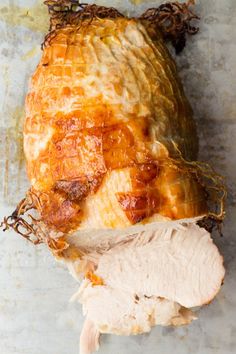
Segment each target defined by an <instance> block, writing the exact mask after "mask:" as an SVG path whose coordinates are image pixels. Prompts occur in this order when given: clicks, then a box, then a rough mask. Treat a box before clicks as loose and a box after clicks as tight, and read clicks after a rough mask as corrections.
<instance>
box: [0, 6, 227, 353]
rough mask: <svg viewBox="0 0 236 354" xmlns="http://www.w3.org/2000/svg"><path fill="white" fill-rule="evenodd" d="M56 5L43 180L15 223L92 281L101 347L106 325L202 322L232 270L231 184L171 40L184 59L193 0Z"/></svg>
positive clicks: (47, 61) (46, 63) (86, 336)
mask: <svg viewBox="0 0 236 354" xmlns="http://www.w3.org/2000/svg"><path fill="white" fill-rule="evenodd" d="M45 3H46V5H48V8H49V14H50V24H51V25H50V31H49V33H48V35H47V36H46V37H45V41H44V43H43V44H42V58H41V60H40V63H39V64H38V66H37V68H36V71H35V72H34V74H33V76H32V78H31V81H30V85H29V91H28V94H27V97H26V115H25V124H24V151H25V158H26V162H27V173H28V177H29V180H30V182H31V188H30V189H29V191H28V192H27V193H26V197H25V199H24V200H22V201H21V202H20V203H19V205H18V206H17V209H16V210H15V211H14V212H13V214H12V215H11V216H9V217H6V218H5V219H4V221H3V223H2V227H3V228H4V229H5V230H7V229H9V228H13V229H14V230H15V231H16V232H18V233H19V234H20V235H22V236H23V237H25V238H27V239H28V240H29V241H31V242H32V243H34V244H39V243H45V244H46V245H47V246H48V248H49V249H50V251H51V252H52V254H53V255H54V256H55V257H56V258H57V259H58V260H61V261H63V262H64V263H65V264H66V266H67V267H68V269H69V271H70V273H71V274H72V275H73V276H74V277H75V278H76V280H77V281H78V282H79V283H80V287H79V290H78V292H77V293H76V294H75V295H74V300H76V301H79V302H80V303H81V304H82V305H83V311H84V315H85V317H86V319H85V324H84V328H83V330H82V333H81V340H80V353H81V354H88V353H92V352H93V351H95V350H97V349H98V347H99V337H100V334H101V333H113V334H118V335H132V334H140V333H145V332H148V331H150V330H151V328H152V327H153V326H155V325H162V326H169V325H172V326H179V325H184V324H188V323H190V322H191V321H192V320H194V319H196V318H197V314H196V312H195V311H193V308H194V307H196V306H203V305H205V304H209V303H210V302H211V301H212V300H213V299H214V297H215V296H216V295H217V293H218V291H219V290H220V288H221V285H222V282H223V279H224V274H225V270H224V266H223V258H222V256H221V255H220V253H219V251H218V249H217V247H216V246H215V244H214V242H213V239H212V237H211V231H212V229H213V228H214V227H215V226H219V225H220V224H221V222H222V220H223V218H224V215H225V211H224V200H225V194H226V192H225V187H224V183H223V179H222V177H221V176H219V175H217V174H216V173H215V172H214V170H213V169H212V168H211V167H210V166H209V165H208V164H206V163H203V162H200V161H198V160H197V153H198V138H197V132H196V125H195V122H194V120H193V114H192V110H191V107H190V105H189V103H188V100H187V98H186V96H185V93H184V90H183V87H182V84H181V82H180V80H179V78H178V73H177V68H176V65H175V62H174V59H173V58H172V56H171V54H170V52H169V49H168V46H171V45H172V46H173V47H174V48H175V51H176V53H177V54H178V53H179V52H180V51H182V49H183V48H184V46H185V43H186V39H187V37H188V36H189V35H191V34H195V33H197V31H198V28H197V27H195V26H196V24H195V23H196V21H198V19H199V18H198V17H197V16H196V15H195V14H194V13H193V10H192V9H191V5H192V2H188V3H186V4H183V3H181V4H180V3H178V2H177V3H166V4H163V5H161V6H159V7H158V8H152V9H149V10H147V11H146V12H145V13H144V14H142V15H140V17H137V18H129V17H127V16H125V15H123V14H121V13H120V12H119V11H117V10H116V9H114V8H107V7H103V6H97V5H85V4H79V2H78V1H72V0H71V1H69V0H64V1H46V2H45ZM191 40H194V39H191ZM185 50H188V48H187V49H185ZM183 55H184V54H183Z"/></svg>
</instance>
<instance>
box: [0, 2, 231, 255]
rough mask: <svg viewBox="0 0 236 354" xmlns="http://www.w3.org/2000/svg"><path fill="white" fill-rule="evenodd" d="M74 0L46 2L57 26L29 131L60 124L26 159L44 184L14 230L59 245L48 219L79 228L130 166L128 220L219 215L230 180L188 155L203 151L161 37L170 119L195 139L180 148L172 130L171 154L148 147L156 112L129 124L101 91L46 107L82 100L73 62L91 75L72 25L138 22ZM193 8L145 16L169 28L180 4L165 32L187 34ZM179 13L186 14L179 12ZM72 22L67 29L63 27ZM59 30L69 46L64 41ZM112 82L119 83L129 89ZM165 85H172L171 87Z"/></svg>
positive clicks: (125, 200)
mask: <svg viewBox="0 0 236 354" xmlns="http://www.w3.org/2000/svg"><path fill="white" fill-rule="evenodd" d="M72 3H73V6H74V5H77V6H79V10H78V11H77V10H75V9H72V7H71V5H72ZM76 3H77V2H73V1H60V2H58V1H57V2H55V1H47V4H48V5H49V9H50V12H51V16H52V19H51V21H52V22H51V29H52V31H54V32H51V34H50V36H49V37H48V39H47V40H46V42H45V45H46V48H45V51H44V55H43V58H42V61H41V63H40V65H39V66H38V69H37V70H36V72H35V74H34V76H33V79H32V86H33V88H34V89H33V91H31V92H30V93H29V94H28V97H27V107H28V112H29V116H28V117H27V119H26V123H25V135H26V136H27V134H29V135H30V134H33V135H34V136H35V135H37V134H38V132H40V131H41V130H42V128H44V127H46V128H48V130H49V129H50V128H53V129H52V130H53V135H52V137H51V139H50V141H48V143H47V146H46V147H45V148H44V149H43V150H42V151H40V154H39V156H38V157H37V158H36V159H29V161H28V175H29V178H30V179H31V180H35V181H36V182H37V188H31V189H30V191H29V193H28V195H27V197H26V199H24V200H23V201H22V203H20V204H19V206H18V208H17V209H16V211H15V212H14V213H13V214H12V215H11V216H10V217H8V218H5V220H4V222H3V226H4V227H5V229H7V228H9V227H11V228H13V229H14V230H15V231H17V232H18V233H19V234H21V235H22V236H23V237H25V238H27V239H29V240H31V241H32V242H34V243H35V244H37V243H41V242H47V243H48V245H49V247H50V248H51V249H54V250H59V252H60V251H61V250H64V249H66V247H67V244H66V243H65V242H64V239H63V237H59V239H57V240H54V239H51V238H50V237H47V236H46V235H45V230H44V228H43V227H42V222H43V224H44V225H46V226H47V227H48V228H49V229H50V230H56V231H57V232H62V233H63V234H64V233H70V232H72V231H74V230H76V229H78V228H79V226H80V223H81V221H82V220H83V216H84V215H83V208H84V202H85V201H86V199H87V198H88V197H89V196H93V195H95V194H96V193H97V192H98V190H99V188H100V187H101V186H102V184H103V182H104V179H105V177H106V176H107V175H109V174H110V173H111V172H112V171H114V170H120V169H129V170H130V171H131V174H130V178H131V185H132V188H131V190H130V191H129V192H125V193H124V192H120V193H119V192H117V193H116V198H117V201H118V203H119V206H120V208H121V209H122V210H123V211H124V213H125V215H126V216H127V218H128V220H129V221H130V223H131V224H135V223H138V222H140V221H143V220H144V219H146V218H148V217H151V216H153V215H154V214H159V215H162V216H165V217H168V218H170V219H172V220H177V219H181V218H192V217H195V216H201V215H206V214H207V215H208V216H209V217H211V218H213V219H216V220H219V221H221V220H222V219H223V217H224V202H225V195H226V192H225V187H224V183H223V180H222V178H221V177H220V176H218V175H217V174H215V172H214V171H213V170H212V169H211V168H210V167H209V166H208V165H205V164H202V163H199V162H190V161H187V160H189V159H192V158H195V157H196V150H197V149H196V145H197V144H196V141H197V137H196V130H195V126H194V123H193V120H192V114H191V109H190V108H189V105H188V102H187V100H186V99H185V97H184V93H183V90H182V88H181V85H180V83H179V81H178V79H177V78H176V72H175V67H174V64H173V62H172V60H171V59H170V58H169V57H168V54H167V51H166V49H165V48H164V47H163V44H162V42H158V43H157V45H159V50H160V52H161V53H164V57H165V60H166V61H167V64H166V67H165V64H163V61H161V63H159V64H160V65H163V68H164V71H165V70H166V71H167V72H168V74H167V77H168V80H169V81H170V80H173V82H174V85H175V86H173V87H174V88H175V89H176V92H177V93H178V94H176V97H175V100H174V104H175V105H176V106H177V120H176V121H175V122H174V120H173V124H176V125H177V130H176V131H177V135H178V134H179V137H178V136H177V137H176V133H175V135H174V138H173V139H177V142H179V141H183V140H184V139H188V138H189V136H191V142H190V143H188V144H185V140H184V143H183V144H182V145H181V143H180V145H178V144H176V141H173V146H172V144H171V143H170V144H169V141H168V139H169V137H168V139H167V141H168V146H167V147H166V148H165V149H166V150H168V149H169V151H167V155H166V154H165V153H163V156H162V157H161V158H159V159H157V158H155V157H154V156H153V154H152V152H151V148H150V142H151V138H150V129H149V127H150V119H149V118H148V117H145V116H144V117H143V116H141V117H139V116H136V115H135V113H132V114H131V115H130V116H129V117H128V116H127V117H126V120H125V121H122V120H120V119H117V116H116V115H115V114H114V110H113V107H112V105H109V103H104V102H103V99H102V93H101V95H100V96H98V97H95V98H90V99H87V98H86V100H85V102H84V104H82V105H81V106H79V107H78V108H77V109H76V110H73V111H72V112H71V111H70V112H68V111H60V110H57V109H56V110H55V111H53V112H48V102H57V99H58V97H59V98H60V102H59V103H61V102H62V103H63V102H64V101H66V100H67V99H70V98H71V97H74V98H77V99H81V98H82V99H83V97H84V89H83V88H82V87H80V85H79V83H78V82H77V83H76V85H77V86H76V85H74V86H70V83H69V84H68V80H67V81H63V80H64V79H65V77H66V78H68V77H69V78H71V80H72V78H73V75H74V74H73V71H72V69H73V65H75V67H76V70H78V72H79V74H81V73H82V74H84V71H83V70H84V69H83V68H81V67H80V66H79V65H77V62H76V59H77V58H78V53H79V52H77V50H78V47H79V44H78V43H77V42H75V38H74V35H73V31H74V30H75V29H74V27H73V26H72V27H71V25H74V24H76V23H77V22H81V21H85V22H84V24H85V25H86V26H90V19H94V18H97V17H99V18H107V17H109V18H113V19H117V22H118V21H121V22H122V21H123V22H122V23H121V25H120V26H121V28H122V29H123V27H122V26H125V25H126V24H125V22H126V21H132V20H128V19H125V18H124V19H121V17H122V15H121V14H119V13H118V12H117V11H116V10H114V9H110V8H109V9H106V8H104V7H97V6H96V5H92V7H89V6H90V5H83V6H82V5H78V4H76ZM56 6H59V8H58V9H57V8H56ZM63 6H64V7H63ZM188 6H189V4H188V5H185V7H182V6H180V5H179V4H178V5H173V4H172V5H169V4H167V5H165V6H163V7H162V10H158V11H157V12H155V11H154V10H153V9H151V10H150V11H149V12H147V13H146V14H144V15H143V16H142V19H141V20H140V21H144V22H145V21H147V20H148V21H149V20H150V21H151V22H152V24H153V25H156V23H157V22H158V21H160V23H161V24H162V25H163V26H166V21H168V18H169V16H172V12H171V11H172V10H173V11H175V13H176V15H177V18H178V20H176V21H177V22H174V24H172V26H171V27H168V26H167V28H168V31H167V32H169V33H172V34H173V33H174V28H175V27H176V28H178V29H181V31H180V32H181V33H182V34H183V33H185V30H184V29H187V32H188V31H189V32H191V31H192V32H195V31H194V29H191V27H189V26H188V25H187V24H188V21H189V20H191V19H192V18H194V15H192V14H190V15H188V14H189V13H188V11H187V9H188ZM182 10H183V11H182ZM181 11H182V12H183V14H182V15H183V16H184V18H182V17H181V16H182V15H181V16H180V13H179V12H181ZM170 13H171V14H170ZM188 16H190V17H188ZM170 18H171V19H172V17H170ZM73 21H75V22H73ZM76 21H77V22H76ZM170 21H172V20H170ZM173 21H174V20H173ZM95 22H96V21H95ZM66 25H69V27H68V28H64V27H65V26H66ZM54 28H57V29H55V30H54ZM58 28H61V29H58ZM76 30H78V28H77V29H76ZM52 33H53V34H52ZM61 35H62V36H64V37H63V38H64V39H63V40H64V41H65V43H64V42H63V43H62V42H61V41H62V39H61V38H62V37H60V36H61ZM65 44H66V45H65ZM55 57H56V58H57V59H58V58H59V59H63V60H64V59H65V57H66V59H67V60H69V65H66V66H63V64H60V65H55V63H54V62H53V60H54V59H53V58H55ZM63 60H62V62H63ZM172 71H173V72H172ZM48 78H54V79H55V80H57V81H56V82H58V80H60V85H58V84H56V85H57V86H56V87H55V85H51V86H50V85H49V86H46V85H45V86H44V83H45V82H47V79H48ZM115 89H117V90H120V89H122V87H121V88H120V87H117V88H115ZM166 89H167V91H168V89H169V88H168V86H167V87H166ZM163 92H165V90H164V91H163ZM162 95H163V93H162V92H161V95H160V96H162ZM168 99H169V98H168ZM168 99H167V101H168ZM162 102H163V104H164V108H165V109H166V110H168V109H169V108H170V107H169V106H168V105H167V104H166V102H165V100H163V101H162ZM172 103H173V102H172ZM171 117H172V116H171ZM151 118H152V117H151ZM173 119H174V118H173ZM178 127H179V128H178ZM174 129H176V127H174ZM174 129H173V131H174ZM178 129H179V130H178ZM164 138H165V137H164ZM179 138H180V139H179ZM177 145H178V146H177ZM171 146H172V147H171ZM186 146H187V147H188V148H187V149H186ZM81 156H82V158H81ZM45 165H46V166H48V168H49V171H48V172H44V171H43V172H42V166H45ZM32 209H36V210H37V212H38V214H39V220H36V219H35V218H34V217H33V216H32V215H31V214H29V212H30V210H32ZM24 214H26V215H28V217H27V218H28V219H25V218H24V217H23V215H24ZM31 236H32V237H31Z"/></svg>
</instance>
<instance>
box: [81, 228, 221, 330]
mask: <svg viewBox="0 0 236 354" xmlns="http://www.w3.org/2000/svg"><path fill="white" fill-rule="evenodd" d="M97 262H98V263H97V269H96V271H95V274H96V275H98V276H99V277H100V278H102V279H103V282H104V285H101V286H93V284H92V283H91V282H90V281H89V280H88V279H86V280H84V281H83V283H82V285H81V287H80V290H79V292H78V294H77V297H78V299H79V301H80V302H81V303H82V304H83V309H84V314H85V315H87V316H88V317H89V318H90V319H91V320H92V321H93V323H94V324H95V325H96V328H97V329H98V330H99V331H100V332H101V333H116V334H123V335H129V334H137V333H142V332H147V331H149V330H150V328H151V327H152V326H154V325H157V324H160V325H171V324H173V325H178V324H185V323H189V322H191V320H192V319H193V318H194V316H193V315H192V313H191V312H189V311H188V310H186V309H185V308H191V307H195V306H201V305H204V304H207V303H209V302H210V301H211V300H212V299H213V298H214V297H215V295H216V294H217V292H218V291H219V289H220V287H221V284H222V281H223V278H224V274H225V270H224V267H223V258H222V256H221V255H220V254H219V251H218V249H217V247H216V246H215V245H214V243H213V241H212V239H211V236H210V234H209V233H208V232H207V231H206V230H205V229H203V228H200V227H199V226H197V225H194V224H189V225H186V226H185V227H182V228H179V229H178V230H173V229H172V230H171V229H162V230H160V229H159V230H157V231H155V232H153V231H147V232H142V233H140V234H137V235H136V237H134V238H133V239H132V240H131V241H128V242H123V243H122V244H119V245H116V246H115V247H114V248H111V249H110V250H109V251H107V252H105V253H104V254H102V255H101V256H100V257H99V258H97Z"/></svg>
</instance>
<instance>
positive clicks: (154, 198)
mask: <svg viewBox="0 0 236 354" xmlns="http://www.w3.org/2000/svg"><path fill="white" fill-rule="evenodd" d="M116 197H117V200H118V202H119V204H120V206H121V208H122V210H123V211H124V212H125V214H126V216H127V218H128V219H129V220H130V221H131V222H132V224H136V223H138V222H140V221H142V220H143V219H145V218H146V217H148V216H151V215H153V214H154V213H156V212H158V210H159V207H160V199H159V196H158V193H157V190H155V189H153V190H144V191H140V192H130V193H117V194H116Z"/></svg>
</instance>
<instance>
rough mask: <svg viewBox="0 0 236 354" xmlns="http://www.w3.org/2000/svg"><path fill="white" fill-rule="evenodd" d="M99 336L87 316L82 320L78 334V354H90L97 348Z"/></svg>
mask: <svg viewBox="0 0 236 354" xmlns="http://www.w3.org/2000/svg"><path fill="white" fill-rule="evenodd" d="M99 336H100V333H99V331H98V330H97V328H96V326H95V325H94V323H93V322H92V321H91V320H89V319H88V318H87V319H86V320H85V322H84V326H83V329H82V332H81V335H80V351H79V352H80V354H90V353H93V352H95V351H97V350H98V349H99Z"/></svg>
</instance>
